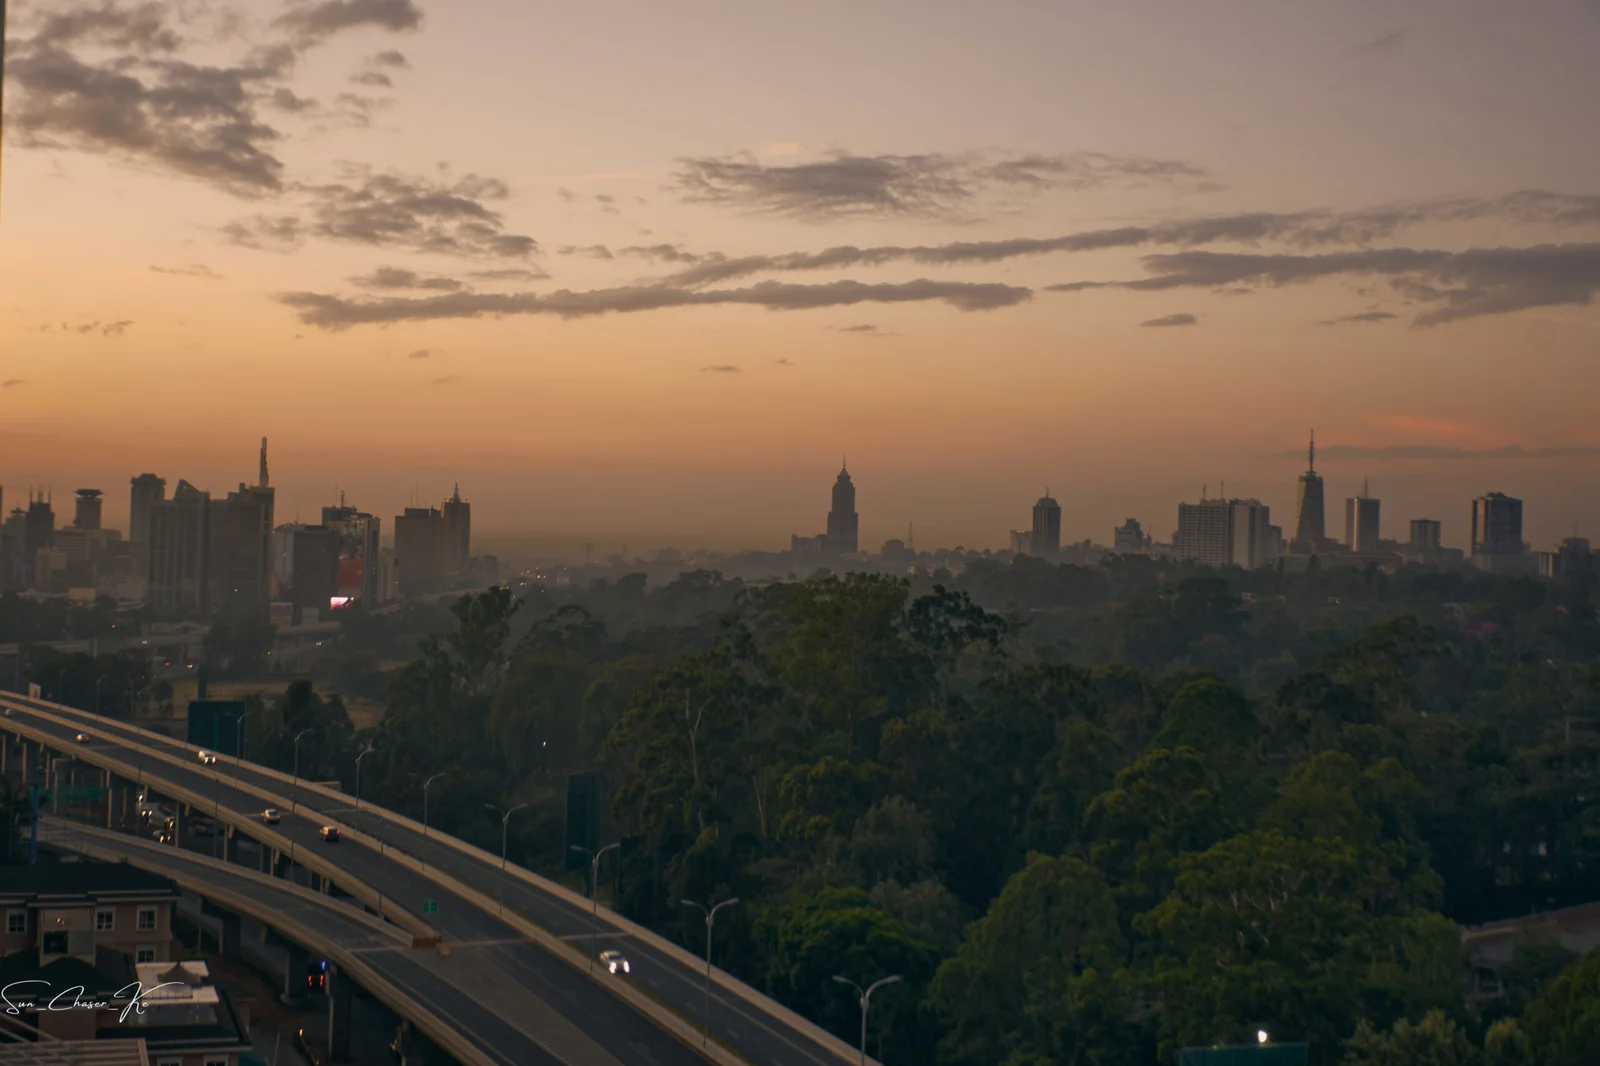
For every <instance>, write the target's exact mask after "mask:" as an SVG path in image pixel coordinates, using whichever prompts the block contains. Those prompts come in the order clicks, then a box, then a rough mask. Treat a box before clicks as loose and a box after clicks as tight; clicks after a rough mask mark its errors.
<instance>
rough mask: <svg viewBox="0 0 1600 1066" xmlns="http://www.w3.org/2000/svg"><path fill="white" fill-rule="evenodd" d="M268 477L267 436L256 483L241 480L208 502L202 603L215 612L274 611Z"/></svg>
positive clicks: (256, 614) (253, 614) (259, 614)
mask: <svg viewBox="0 0 1600 1066" xmlns="http://www.w3.org/2000/svg"><path fill="white" fill-rule="evenodd" d="M274 495H275V494H274V492H273V490H272V487H271V486H270V485H269V484H268V483H267V438H265V437H262V438H261V459H260V469H259V473H258V475H257V480H256V483H255V484H254V485H246V484H244V483H243V482H240V483H239V489H238V491H237V492H230V493H228V495H227V496H226V497H225V498H223V499H220V500H212V501H211V504H210V509H211V518H210V530H209V531H208V538H207V543H208V552H209V558H208V559H207V570H208V581H209V583H210V587H209V588H208V590H207V593H206V601H207V602H206V606H207V608H208V609H209V610H210V611H212V612H215V613H220V614H226V615H237V616H240V617H248V618H255V619H261V620H263V621H264V620H266V619H267V618H268V617H270V615H271V612H272V576H273V554H272V512H273V503H274Z"/></svg>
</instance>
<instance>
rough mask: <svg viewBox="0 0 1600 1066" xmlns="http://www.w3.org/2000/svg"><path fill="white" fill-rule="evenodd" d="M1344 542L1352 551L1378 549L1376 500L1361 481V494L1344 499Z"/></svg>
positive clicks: (1372, 550) (1373, 550) (1365, 483)
mask: <svg viewBox="0 0 1600 1066" xmlns="http://www.w3.org/2000/svg"><path fill="white" fill-rule="evenodd" d="M1344 542H1345V544H1346V546H1348V547H1349V549H1350V550H1351V551H1353V552H1375V551H1377V550H1378V501H1377V500H1375V499H1373V498H1372V497H1371V496H1369V495H1368V488H1367V482H1366V481H1365V480H1363V481H1362V482H1361V495H1359V496H1352V497H1350V498H1349V499H1348V500H1345V501H1344Z"/></svg>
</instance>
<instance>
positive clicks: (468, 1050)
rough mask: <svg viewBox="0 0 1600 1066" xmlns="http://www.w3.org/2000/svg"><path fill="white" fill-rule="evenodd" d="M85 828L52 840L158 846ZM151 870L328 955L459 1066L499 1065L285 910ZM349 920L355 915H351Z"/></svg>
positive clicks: (91, 851)
mask: <svg viewBox="0 0 1600 1066" xmlns="http://www.w3.org/2000/svg"><path fill="white" fill-rule="evenodd" d="M85 828H87V829H88V833H87V834H84V833H80V832H77V831H76V829H75V828H74V829H72V830H67V831H65V832H62V833H60V839H57V840H53V841H52V843H53V844H55V846H57V847H67V848H71V849H72V850H75V851H78V852H79V853H81V854H84V855H88V856H89V857H91V858H98V859H102V860H103V861H110V862H122V861H127V862H129V863H130V864H132V865H135V866H137V865H139V863H138V862H137V861H136V860H134V859H133V858H130V856H129V853H130V852H133V853H134V854H138V855H143V854H144V853H145V851H146V850H147V849H148V850H154V849H155V847H156V846H155V845H146V844H145V843H144V842H143V841H139V840H137V838H133V839H134V841H135V844H136V846H135V847H133V848H129V847H128V841H129V840H130V838H128V837H125V836H123V835H121V834H118V833H112V832H110V831H108V830H104V829H99V828H97V827H85ZM184 859H185V860H188V861H192V862H196V863H199V864H201V865H204V866H213V867H215V868H217V869H219V870H221V871H223V872H225V873H227V874H228V875H229V876H231V877H240V878H245V879H249V880H258V881H261V882H265V883H267V884H270V885H272V886H273V887H274V888H275V889H277V890H278V891H281V892H286V893H290V894H292V895H295V896H298V897H300V898H301V900H302V901H304V902H310V903H315V904H316V905H317V906H320V907H332V906H335V905H334V904H331V903H329V902H328V901H327V899H326V898H325V897H324V896H323V895H322V894H321V893H318V892H313V891H312V890H311V889H309V888H305V887H303V886H301V885H296V884H290V883H287V882H284V881H282V880H279V879H278V878H275V877H269V876H268V875H266V874H263V873H259V872H257V871H255V870H249V869H246V868H243V867H240V866H235V865H230V864H228V863H225V862H220V861H219V860H217V859H209V858H206V857H205V856H203V855H193V854H191V853H185V854H184ZM151 868H153V869H154V870H155V872H157V873H160V874H161V875H162V876H163V877H168V878H171V879H172V880H173V881H174V882H175V883H177V884H178V886H179V887H180V888H183V889H185V890H186V891H189V892H193V893H195V894H196V895H200V896H204V897H206V898H207V899H209V900H211V901H212V902H213V903H218V904H221V905H222V906H224V907H227V908H228V909H229V910H233V911H235V912H238V913H249V914H252V915H254V916H255V917H257V918H263V919H265V921H266V922H267V924H268V925H270V926H271V927H272V928H273V929H275V930H276V931H277V932H279V933H280V934H282V935H284V936H286V937H288V938H289V939H291V940H294V941H298V942H299V943H300V944H301V946H303V947H306V948H309V949H311V950H313V951H315V952H317V953H318V954H319V955H325V956H327V958H328V959H329V960H330V961H331V962H333V963H334V964H335V965H336V966H338V967H339V969H340V971H342V972H344V973H347V974H349V975H350V976H351V978H353V979H354V980H355V981H356V983H357V984H359V985H361V986H362V987H363V988H365V989H366V990H367V991H369V992H371V993H372V994H373V995H374V996H376V997H378V999H380V1000H382V1001H383V1003H384V1005H385V1006H387V1007H388V1008H389V1009H390V1010H392V1011H394V1012H395V1013H396V1014H398V1015H400V1016H401V1017H403V1018H409V1019H411V1020H412V1021H414V1022H416V1024H417V1027H418V1028H419V1029H421V1030H422V1031H423V1032H424V1033H426V1034H427V1035H428V1038H429V1039H431V1040H432V1041H433V1042H434V1043H436V1044H438V1045H439V1047H440V1048H442V1049H443V1050H444V1051H445V1052H447V1053H448V1054H450V1055H452V1056H454V1057H455V1058H456V1060H457V1061H459V1062H461V1063H462V1064H463V1066H500V1064H499V1063H497V1062H496V1061H495V1060H494V1059H493V1058H491V1057H490V1056H488V1055H486V1054H484V1053H483V1051H481V1050H480V1049H479V1048H477V1047H476V1046H474V1045H473V1044H472V1043H470V1042H469V1041H467V1040H466V1039H465V1038H463V1037H462V1036H461V1034H460V1033H459V1032H458V1031H457V1030H456V1029H455V1028H454V1027H452V1026H450V1025H448V1024H447V1023H446V1022H445V1021H444V1019H442V1018H440V1017H439V1016H438V1015H436V1014H434V1013H433V1012H432V1011H430V1010H427V1009H425V1008H424V1007H422V1006H421V1005H420V1004H418V1003H417V1002H416V1001H415V1000H413V999H411V998H410V997H409V996H407V995H406V994H405V993H403V992H401V991H400V990H399V989H398V988H396V987H395V986H394V985H392V984H390V983H389V982H388V981H387V980H385V979H384V978H383V977H382V976H380V975H379V974H378V973H377V972H376V971H375V970H374V969H373V968H372V967H370V966H368V965H367V964H366V963H364V962H363V961H361V957H360V956H359V955H357V954H355V953H354V952H353V951H347V950H345V949H344V948H343V947H341V946H340V945H338V944H332V943H329V942H328V941H327V939H326V938H325V937H323V936H320V935H319V934H317V933H315V932H313V931H312V930H310V929H307V928H306V927H305V926H304V925H302V924H300V923H299V922H298V921H296V920H295V919H294V918H292V917H290V916H289V915H288V914H287V913H286V912H279V913H278V914H274V915H261V914H259V913H256V912H258V911H260V909H261V905H260V904H259V903H258V902H256V901H254V900H250V899H248V898H246V897H244V896H241V895H239V894H237V893H235V892H233V891H231V890H230V889H228V888H226V887H225V886H221V885H218V884H216V883H215V882H214V881H209V880H206V879H204V878H200V877H195V876H193V875H190V874H187V873H185V872H184V871H182V870H177V871H174V870H173V869H172V868H171V865H169V864H165V863H152V864H151ZM349 916H351V917H353V916H354V914H353V912H352V913H351V915H349ZM363 917H366V916H363Z"/></svg>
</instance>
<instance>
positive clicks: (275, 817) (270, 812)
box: [261, 807, 282, 825]
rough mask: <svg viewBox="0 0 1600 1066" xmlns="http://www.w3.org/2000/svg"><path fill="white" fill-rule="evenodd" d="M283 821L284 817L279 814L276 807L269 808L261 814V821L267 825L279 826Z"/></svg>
mask: <svg viewBox="0 0 1600 1066" xmlns="http://www.w3.org/2000/svg"><path fill="white" fill-rule="evenodd" d="M281 820H282V816H281V815H279V814H278V808H276V807H268V808H267V809H266V810H264V811H262V812H261V821H262V822H263V823H265V824H267V825H277V824H278V822H280V821H281Z"/></svg>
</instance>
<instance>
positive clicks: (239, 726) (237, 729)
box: [233, 711, 256, 762]
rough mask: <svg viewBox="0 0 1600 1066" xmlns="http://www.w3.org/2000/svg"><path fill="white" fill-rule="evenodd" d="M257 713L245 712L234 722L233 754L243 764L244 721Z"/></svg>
mask: <svg viewBox="0 0 1600 1066" xmlns="http://www.w3.org/2000/svg"><path fill="white" fill-rule="evenodd" d="M255 713H256V712H255V711H245V712H244V713H243V714H241V715H240V716H239V717H238V718H235V719H234V720H233V754H234V756H235V757H236V758H238V759H239V760H240V761H241V762H242V761H243V760H244V720H245V719H246V718H249V717H250V716H251V715H252V714H255Z"/></svg>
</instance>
